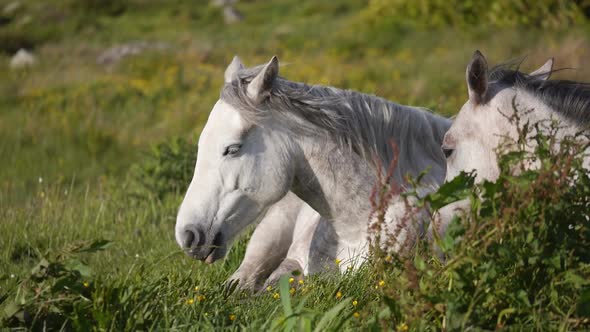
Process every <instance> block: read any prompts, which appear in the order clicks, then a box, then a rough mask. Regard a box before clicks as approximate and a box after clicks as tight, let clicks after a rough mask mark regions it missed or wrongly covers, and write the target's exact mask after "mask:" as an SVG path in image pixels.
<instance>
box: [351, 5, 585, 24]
mask: <svg viewBox="0 0 590 332" xmlns="http://www.w3.org/2000/svg"><path fill="white" fill-rule="evenodd" d="M589 7H590V5H588V4H587V2H581V1H577V2H576V1H564V0H542V1H535V0H522V1H514V0H492V1H463V0H450V1H447V0H417V1H405V0H372V1H370V4H369V6H368V7H367V8H366V9H365V10H364V11H363V13H362V18H363V20H364V21H365V22H366V23H369V24H370V25H373V26H392V25H393V26H411V27H427V28H434V27H442V26H456V27H468V26H481V25H482V24H483V25H492V26H497V27H522V26H525V27H542V28H563V27H567V26H570V25H572V24H575V23H580V22H582V21H584V20H585V16H584V14H585V11H587V10H588V8H589Z"/></svg>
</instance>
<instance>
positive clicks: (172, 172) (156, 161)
mask: <svg viewBox="0 0 590 332" xmlns="http://www.w3.org/2000/svg"><path fill="white" fill-rule="evenodd" d="M196 157H197V151H196V148H195V146H194V145H193V144H191V143H189V142H188V141H186V140H183V139H179V138H178V139H173V140H171V141H169V142H165V143H161V144H158V145H156V146H154V147H153V148H152V150H151V152H150V153H148V154H146V156H145V160H144V161H143V162H142V163H140V164H137V165H134V166H133V167H132V169H131V181H132V192H133V194H134V195H135V196H137V197H139V198H141V199H145V198H149V197H155V198H157V199H159V200H163V199H164V198H165V197H166V196H169V195H171V194H172V195H179V194H182V193H184V192H185V191H186V189H187V188H188V185H189V183H190V182H191V179H192V175H193V171H194V168H195V161H196Z"/></svg>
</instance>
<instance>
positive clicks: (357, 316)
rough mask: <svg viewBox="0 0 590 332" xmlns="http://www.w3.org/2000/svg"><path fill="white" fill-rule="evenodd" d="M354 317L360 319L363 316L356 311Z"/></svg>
mask: <svg viewBox="0 0 590 332" xmlns="http://www.w3.org/2000/svg"><path fill="white" fill-rule="evenodd" d="M352 315H353V316H354V318H359V317H360V316H361V314H359V313H358V312H357V311H355V312H354V314H352Z"/></svg>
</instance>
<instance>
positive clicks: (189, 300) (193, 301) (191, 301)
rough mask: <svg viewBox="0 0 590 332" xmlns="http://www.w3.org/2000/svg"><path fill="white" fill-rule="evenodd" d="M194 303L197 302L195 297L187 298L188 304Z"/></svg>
mask: <svg viewBox="0 0 590 332" xmlns="http://www.w3.org/2000/svg"><path fill="white" fill-rule="evenodd" d="M193 303H195V300H193V299H188V300H186V304H193Z"/></svg>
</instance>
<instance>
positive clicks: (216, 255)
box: [203, 246, 227, 264]
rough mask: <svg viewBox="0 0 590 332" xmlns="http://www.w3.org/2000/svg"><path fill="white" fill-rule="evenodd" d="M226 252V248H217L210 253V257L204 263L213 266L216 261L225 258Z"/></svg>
mask: <svg viewBox="0 0 590 332" xmlns="http://www.w3.org/2000/svg"><path fill="white" fill-rule="evenodd" d="M226 252H227V251H226V250H225V246H223V247H218V248H215V249H213V250H211V252H210V253H209V255H207V257H205V259H204V260H203V262H204V263H205V264H213V263H215V262H216V261H218V260H221V259H223V258H225V253H226Z"/></svg>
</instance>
